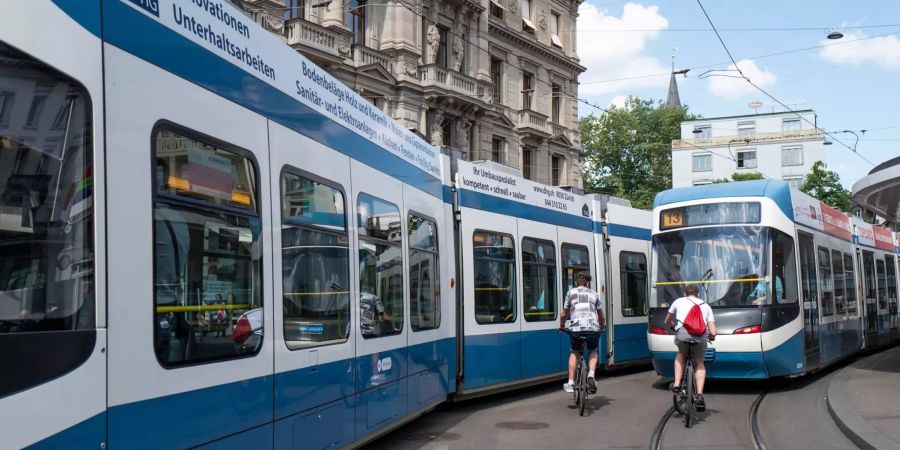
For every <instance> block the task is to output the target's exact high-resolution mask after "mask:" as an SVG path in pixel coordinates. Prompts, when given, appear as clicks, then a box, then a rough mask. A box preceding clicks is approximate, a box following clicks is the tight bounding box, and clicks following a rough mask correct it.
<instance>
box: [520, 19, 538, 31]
mask: <svg viewBox="0 0 900 450" xmlns="http://www.w3.org/2000/svg"><path fill="white" fill-rule="evenodd" d="M522 22H523V23H524V24H525V26H527V27H528V28H531V29H532V30H535V29H536V28H535V26H534V23H533V22H532V21H531V20H529V19H526V18H524V17H523V18H522Z"/></svg>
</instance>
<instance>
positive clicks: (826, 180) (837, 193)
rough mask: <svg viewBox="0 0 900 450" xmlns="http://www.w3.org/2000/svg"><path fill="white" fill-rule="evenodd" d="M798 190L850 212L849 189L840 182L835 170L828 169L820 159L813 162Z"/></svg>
mask: <svg viewBox="0 0 900 450" xmlns="http://www.w3.org/2000/svg"><path fill="white" fill-rule="evenodd" d="M800 190H801V191H803V192H806V193H807V194H809V195H812V196H813V197H815V198H817V199H819V200H821V201H823V202H825V203H827V204H829V205H831V206H833V207H835V208H837V209H839V210H841V211H844V212H850V205H851V204H852V199H851V197H850V191H848V190H847V189H845V188H844V186H843V185H842V184H841V178H840V177H839V176H838V174H837V172H835V171H833V170H828V169H827V168H826V166H825V163H823V162H822V161H816V163H815V164H813V166H812V170H810V171H809V173H808V174H806V178H805V179H804V181H803V186H800Z"/></svg>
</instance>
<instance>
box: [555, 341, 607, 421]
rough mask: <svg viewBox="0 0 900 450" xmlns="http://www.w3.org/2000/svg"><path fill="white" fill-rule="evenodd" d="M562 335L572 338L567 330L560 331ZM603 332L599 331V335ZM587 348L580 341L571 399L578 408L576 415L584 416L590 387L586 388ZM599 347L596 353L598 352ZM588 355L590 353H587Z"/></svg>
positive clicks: (585, 344)
mask: <svg viewBox="0 0 900 450" xmlns="http://www.w3.org/2000/svg"><path fill="white" fill-rule="evenodd" d="M560 331H562V332H563V333H566V334H568V335H569V336H572V332H571V331H569V330H567V329H561V330H560ZM602 333H603V332H602V331H601V332H600V334H602ZM586 347H587V340H586V339H582V341H581V348H580V350H579V351H580V353H581V355H580V357H579V358H578V362H576V363H575V380H574V381H575V384H574V386H573V389H572V397H573V398H574V400H575V406H577V407H578V415H579V416H584V408H585V405H586V404H587V398H588V396H589V395H590V394H591V389H590V386H588V381H587V379H588V364H587V362H585V356H584V355H585V350H586ZM599 350H600V349H599V347H598V349H597V351H598V352H599ZM587 354H588V355H590V353H587Z"/></svg>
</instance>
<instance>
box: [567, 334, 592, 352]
mask: <svg viewBox="0 0 900 450" xmlns="http://www.w3.org/2000/svg"><path fill="white" fill-rule="evenodd" d="M569 342H570V343H571V348H572V351H573V352H579V351H581V343H582V342H587V348H588V350H590V351H592V352H593V351H596V350H597V347H599V346H600V332H599V331H576V332H573V333H572V334H571V335H570V336H569Z"/></svg>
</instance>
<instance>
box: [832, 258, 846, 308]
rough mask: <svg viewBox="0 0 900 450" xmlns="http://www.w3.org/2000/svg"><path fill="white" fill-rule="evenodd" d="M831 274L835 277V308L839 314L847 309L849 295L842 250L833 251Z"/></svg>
mask: <svg viewBox="0 0 900 450" xmlns="http://www.w3.org/2000/svg"><path fill="white" fill-rule="evenodd" d="M831 276H832V277H834V309H835V312H837V313H838V314H844V312H845V311H846V310H847V305H846V301H847V297H846V293H845V287H846V284H845V283H844V278H845V275H844V264H843V259H842V256H841V252H839V251H837V250H832V251H831Z"/></svg>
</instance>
